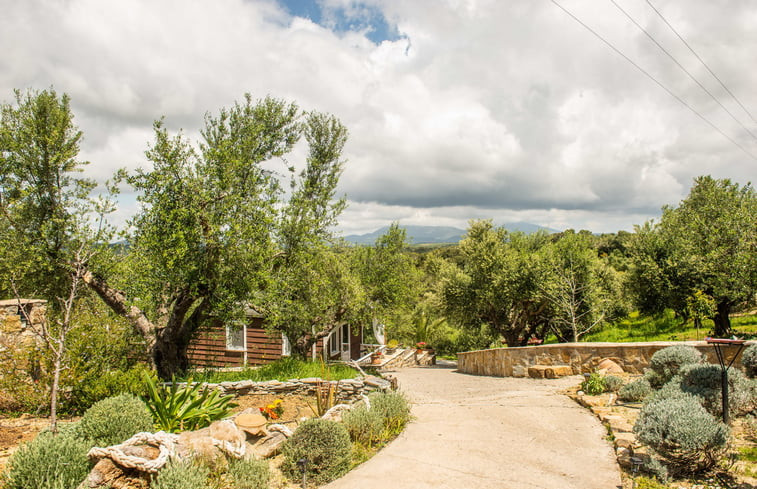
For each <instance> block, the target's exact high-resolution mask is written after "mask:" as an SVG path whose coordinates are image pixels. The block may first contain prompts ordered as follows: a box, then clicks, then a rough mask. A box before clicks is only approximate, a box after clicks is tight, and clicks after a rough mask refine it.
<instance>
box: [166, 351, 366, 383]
mask: <svg viewBox="0 0 757 489" xmlns="http://www.w3.org/2000/svg"><path fill="white" fill-rule="evenodd" d="M357 375H358V371H357V370H355V369H354V368H352V367H348V366H347V365H342V364H324V363H323V362H305V361H303V360H298V359H296V358H291V357H290V358H282V359H280V360H276V361H275V362H273V363H269V364H268V365H263V366H262V367H257V368H246V369H244V370H240V371H221V370H214V369H206V370H194V371H191V372H188V373H187V374H185V375H184V376H182V377H181V379H180V380H182V381H184V380H186V379H187V378H189V377H192V380H193V381H195V382H210V383H217V382H234V381H238V380H253V381H255V382H263V381H266V380H280V381H285V380H289V379H305V378H309V377H320V378H322V379H326V380H343V379H354V378H355V377H357Z"/></svg>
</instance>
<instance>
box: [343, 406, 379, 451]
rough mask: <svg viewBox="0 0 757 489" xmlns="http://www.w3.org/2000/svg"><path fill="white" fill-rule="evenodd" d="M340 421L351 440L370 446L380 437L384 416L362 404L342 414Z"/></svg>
mask: <svg viewBox="0 0 757 489" xmlns="http://www.w3.org/2000/svg"><path fill="white" fill-rule="evenodd" d="M342 423H344V426H345V427H346V428H347V431H348V432H349V434H350V438H352V440H353V441H355V442H357V443H360V444H362V445H365V446H370V445H371V444H373V443H374V442H377V441H379V440H380V439H381V434H382V432H383V431H384V418H383V416H382V415H381V413H380V412H379V411H378V410H376V409H371V410H368V409H367V408H365V407H364V406H360V407H357V408H355V409H352V410H350V411H348V412H346V413H345V414H344V416H342Z"/></svg>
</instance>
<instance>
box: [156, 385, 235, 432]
mask: <svg viewBox="0 0 757 489" xmlns="http://www.w3.org/2000/svg"><path fill="white" fill-rule="evenodd" d="M145 384H146V386H147V393H148V398H147V408H148V409H149V410H150V414H152V417H153V419H154V420H155V426H157V427H158V428H159V429H161V430H163V431H168V432H170V433H175V432H177V431H183V430H197V429H200V428H204V427H206V426H209V425H210V423H212V422H213V421H216V420H219V419H223V418H225V417H226V416H228V415H229V413H230V412H231V410H232V408H234V407H236V404H232V402H231V400H232V399H234V396H231V395H229V396H223V395H221V393H220V392H219V391H217V390H211V389H208V388H206V387H203V385H202V384H199V383H196V384H192V379H189V380H188V381H187V383H186V384H184V385H183V386H181V387H179V383H178V382H177V381H176V379H173V381H172V382H171V387H170V388H166V387H165V386H163V385H160V386H158V385H157V382H156V381H155V379H154V378H152V377H147V376H146V377H145Z"/></svg>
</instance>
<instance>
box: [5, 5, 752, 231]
mask: <svg viewBox="0 0 757 489" xmlns="http://www.w3.org/2000/svg"><path fill="white" fill-rule="evenodd" d="M556 1H558V3H559V4H561V5H563V6H564V7H565V8H566V9H568V10H569V11H570V12H571V13H573V14H574V15H575V16H576V17H578V18H579V19H581V20H582V21H583V22H585V23H586V24H587V25H589V26H590V27H591V28H593V29H594V30H595V31H596V32H598V33H599V34H600V35H602V36H603V37H605V38H606V39H607V40H608V41H609V42H611V43H613V44H614V45H615V46H616V47H617V48H618V49H619V50H620V51H621V52H622V53H623V54H625V55H626V56H628V57H629V58H630V59H632V60H633V61H634V62H636V63H637V64H638V65H639V66H641V67H642V68H643V69H644V70H646V71H647V72H648V73H650V74H651V75H652V76H653V77H655V78H656V79H657V80H658V81H659V82H660V83H661V84H662V85H664V86H665V87H667V88H668V89H669V90H670V91H671V92H673V93H674V94H675V95H676V96H678V97H680V99H682V100H683V101H685V102H686V103H687V104H688V105H689V106H690V107H691V108H693V109H694V110H696V111H697V112H698V113H699V114H701V116H703V117H704V118H706V119H707V120H709V121H710V122H711V123H712V124H713V125H714V126H716V127H717V128H718V130H720V131H722V132H723V133H724V134H725V136H724V135H723V134H721V133H720V132H718V130H716V129H715V128H713V127H712V126H711V125H708V123H706V122H704V121H703V120H702V119H701V118H700V117H699V116H697V115H696V114H694V113H693V112H692V111H691V110H689V109H688V108H686V107H685V106H683V105H682V104H681V103H680V102H679V101H677V100H676V99H675V98H673V96H671V95H670V94H669V93H667V92H666V91H665V90H664V89H662V88H661V87H660V86H659V85H657V84H656V83H655V82H654V81H651V80H650V79H649V78H647V77H646V76H645V75H643V74H642V73H641V72H639V71H638V70H637V69H636V68H634V66H633V65H632V64H630V63H629V62H628V61H626V60H625V59H623V58H622V57H621V56H620V55H618V54H617V53H616V52H613V51H612V50H611V49H610V48H608V47H607V46H606V45H605V44H603V43H602V41H600V40H599V39H597V38H596V37H595V36H594V35H593V34H591V33H590V32H589V31H587V30H586V29H585V28H584V27H582V26H581V25H579V24H578V23H577V22H576V21H575V20H573V19H572V18H571V17H569V16H568V14H566V13H565V12H564V11H563V10H561V9H560V8H559V7H558V6H557V5H555V3H553V2H551V1H550V0H446V1H444V0H438V1H437V0H413V1H408V0H366V1H350V0H321V1H305V0H299V1H298V0H288V1H280V2H277V1H274V0H251V1H242V0H217V1H213V2H208V1H201V0H165V1H161V0H129V1H120V2H116V1H104V0H46V1H42V0H24V1H19V0H0V12H2V15H0V47H2V50H1V51H0V52H1V54H0V100H1V101H3V102H10V101H11V100H12V96H13V94H12V90H13V89H14V88H20V89H26V88H35V89H44V88H48V87H50V86H52V87H54V88H55V89H56V90H57V91H59V92H66V93H68V94H69V95H70V96H71V98H72V106H73V109H74V113H75V116H76V121H77V123H78V125H79V127H80V128H81V129H82V130H83V131H84V141H83V144H82V157H83V158H84V159H87V160H89V161H90V162H91V165H90V167H89V169H88V172H89V173H90V175H91V176H94V177H95V178H97V179H98V180H100V181H103V180H105V179H106V178H108V177H109V176H110V175H111V174H112V172H113V170H114V169H116V168H119V167H127V168H136V167H137V166H145V165H146V161H145V158H144V154H143V153H144V150H145V149H146V148H147V145H148V143H149V142H150V141H151V139H152V132H151V125H152V122H153V120H155V119H157V118H159V117H161V116H165V118H166V122H167V124H168V125H169V127H172V128H175V129H178V128H183V129H184V130H185V131H186V132H187V133H188V134H190V135H194V134H196V133H197V131H198V130H199V127H200V125H201V124H202V120H203V114H204V113H205V112H207V111H210V112H215V111H217V110H218V108H220V107H222V106H228V105H230V104H232V103H233V101H234V100H240V99H242V97H243V95H244V93H245V92H249V93H251V94H252V95H253V97H255V98H259V97H263V96H265V95H267V94H270V95H273V96H275V97H281V98H285V99H289V100H293V101H296V102H297V103H298V104H299V105H300V106H301V107H302V108H304V109H315V110H319V111H326V112H331V113H333V114H335V115H337V116H338V117H339V118H340V119H341V120H342V121H343V122H344V124H345V125H346V126H347V127H348V129H349V131H350V139H349V142H348V144H347V147H346V154H345V158H346V160H347V163H346V167H345V171H344V174H343V176H342V180H341V183H340V192H341V193H343V194H346V196H347V198H348V201H349V207H348V209H347V210H346V211H345V213H344V214H343V215H342V218H341V230H342V231H343V232H344V233H345V234H350V233H355V232H360V233H362V232H368V231H372V230H374V229H376V228H378V227H380V226H383V225H386V224H389V223H390V222H392V221H395V220H399V221H400V222H401V223H402V224H424V225H453V226H458V227H466V223H467V221H468V220H469V219H471V218H492V219H494V221H495V222H497V223H506V222H514V221H527V222H532V223H535V224H539V225H543V226H548V227H551V228H556V229H564V228H567V227H572V228H576V229H590V230H592V231H594V232H611V231H617V230H619V229H627V230H630V229H632V227H633V225H634V224H641V223H643V222H644V221H645V220H647V219H649V218H654V217H657V216H659V214H660V207H661V206H662V205H665V204H674V205H675V204H676V203H678V202H679V201H680V200H681V199H682V198H683V197H685V196H686V194H687V193H688V190H689V188H690V186H691V183H692V179H693V178H694V177H695V176H697V175H702V174H711V175H713V176H715V177H718V178H731V179H732V180H735V181H737V182H739V183H741V184H746V183H747V182H748V181H750V180H754V179H755V175H757V171H755V168H757V160H756V159H755V158H754V156H750V155H749V154H747V153H751V154H752V155H754V154H757V138H756V137H755V136H753V135H754V134H757V123H755V121H754V120H753V119H752V118H750V115H749V114H748V113H747V112H745V110H744V109H742V108H741V107H740V106H739V105H738V104H737V102H736V101H734V99H733V98H731V97H730V95H728V94H727V92H726V91H725V90H724V89H723V87H722V86H721V85H720V84H719V83H718V82H717V81H716V80H715V79H714V78H713V77H712V75H711V74H710V73H709V72H708V71H707V69H706V68H705V67H704V66H703V65H702V64H701V63H700V62H699V61H698V60H697V59H696V57H695V56H694V55H693V54H692V53H691V52H690V51H689V50H688V49H687V48H686V46H685V45H684V44H683V43H682V42H681V40H680V39H678V38H677V37H676V36H675V34H674V33H673V32H672V31H671V30H670V29H669V28H668V27H667V26H666V25H665V23H664V22H663V21H662V20H661V18H660V17H659V16H658V15H657V14H656V13H655V12H654V10H652V8H651V7H650V5H649V4H648V3H647V2H646V1H645V0H615V2H616V3H617V5H618V6H620V7H622V8H623V9H624V10H625V11H626V12H627V13H628V14H629V15H630V16H631V17H632V18H633V19H634V20H636V21H637V22H638V23H639V24H640V25H641V26H642V27H644V28H645V29H647V31H648V32H649V34H650V35H651V36H652V37H653V38H654V39H655V40H657V42H659V43H660V44H661V45H662V46H663V47H664V48H665V49H667V50H668V51H669V52H670V54H671V55H672V56H673V57H674V58H675V59H676V60H677V61H678V62H679V63H680V64H681V65H683V66H684V67H685V68H686V69H687V70H688V71H689V72H690V73H691V74H692V75H693V76H694V77H695V78H696V79H697V80H699V81H700V83H702V84H703V85H704V87H706V88H707V90H709V91H710V92H711V93H712V94H713V95H714V96H715V98H716V99H717V100H719V101H720V103H722V104H723V105H724V106H725V107H726V108H727V109H728V110H729V111H730V112H731V114H732V115H733V117H731V116H730V115H729V114H728V113H727V112H726V111H725V110H724V109H723V108H722V107H720V105H718V103H717V102H716V101H715V100H713V98H711V97H710V96H709V95H708V94H707V93H706V92H705V91H704V90H703V89H702V88H701V87H699V86H698V85H697V84H696V83H695V82H694V81H693V80H692V79H691V78H689V76H687V75H686V73H684V72H683V71H682V70H681V69H680V68H679V67H678V66H676V64H675V63H674V62H673V61H672V60H671V59H670V57H668V56H666V55H665V54H664V53H663V52H662V51H661V50H660V49H659V48H658V47H657V46H656V45H655V44H654V43H653V42H652V41H651V40H650V39H649V38H648V37H647V36H646V35H645V34H644V33H643V32H642V31H641V30H640V29H639V28H638V27H637V26H635V25H634V24H633V23H632V22H631V20H629V18H628V17H626V16H625V15H624V14H623V13H622V12H621V10H620V9H619V8H618V7H617V6H616V5H614V4H613V2H612V0H556ZM652 4H653V5H654V6H655V7H657V8H658V9H659V11H660V12H661V14H662V15H663V16H664V18H665V19H667V21H668V22H669V23H670V24H671V25H672V26H673V27H674V28H675V29H676V30H677V31H678V32H679V33H680V34H681V36H682V37H683V38H684V39H685V40H686V41H687V42H688V43H689V44H690V45H691V47H692V48H693V49H694V50H695V51H696V52H697V53H698V54H699V55H700V56H701V58H702V59H703V60H704V61H705V62H706V63H707V64H708V65H709V67H710V68H711V69H712V70H713V71H714V72H715V74H716V75H717V76H718V77H720V79H721V80H722V81H723V82H725V84H726V86H727V87H728V88H729V89H730V91H731V92H732V93H733V94H735V96H736V97H737V98H738V99H739V101H740V102H741V103H742V104H743V105H744V106H745V107H746V109H748V111H749V112H750V113H751V114H752V115H754V116H757V91H755V87H757V63H756V61H757V2H754V1H749V0H652ZM734 118H735V119H737V120H738V121H739V123H737V122H736V121H735V120H734ZM747 129H748V131H751V133H752V134H750V133H749V132H748V131H747ZM726 136H727V137H726ZM729 138H730V140H729ZM739 146H741V148H743V149H740V148H739ZM135 208H136V204H135V199H134V196H133V195H131V194H129V193H128V191H127V192H126V193H125V195H124V196H123V199H122V206H121V209H120V210H119V214H118V216H117V217H118V219H119V220H120V221H123V220H124V219H125V218H126V217H128V216H129V215H130V213H133V212H134V210H135Z"/></svg>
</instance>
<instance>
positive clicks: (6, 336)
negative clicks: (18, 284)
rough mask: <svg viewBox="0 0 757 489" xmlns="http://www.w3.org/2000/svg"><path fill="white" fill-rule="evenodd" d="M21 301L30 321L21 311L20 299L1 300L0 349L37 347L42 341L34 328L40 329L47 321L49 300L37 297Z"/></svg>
mask: <svg viewBox="0 0 757 489" xmlns="http://www.w3.org/2000/svg"><path fill="white" fill-rule="evenodd" d="M20 302H21V307H23V308H24V309H25V310H26V313H27V315H28V317H29V319H30V322H28V321H27V320H26V316H24V315H23V314H22V313H21V312H20V311H19V301H18V300H16V299H9V300H1V301H0V350H3V349H8V350H23V349H26V348H32V347H36V346H38V345H39V344H40V343H41V342H42V339H41V338H40V337H39V336H38V335H37V334H36V333H35V332H34V329H35V328H36V329H37V331H39V330H40V326H41V324H42V323H43V322H44V321H45V312H46V307H47V302H46V301H43V300H35V299H21V301H20Z"/></svg>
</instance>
